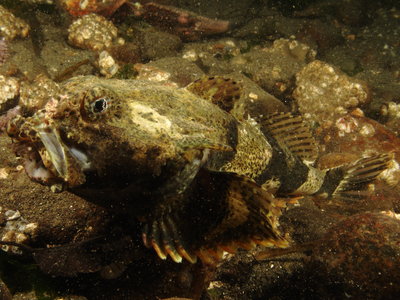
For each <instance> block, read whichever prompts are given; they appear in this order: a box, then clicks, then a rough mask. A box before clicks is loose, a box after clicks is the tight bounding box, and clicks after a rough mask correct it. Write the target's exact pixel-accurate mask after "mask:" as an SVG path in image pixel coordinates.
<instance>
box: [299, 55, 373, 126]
mask: <svg viewBox="0 0 400 300" xmlns="http://www.w3.org/2000/svg"><path fill="white" fill-rule="evenodd" d="M296 86H297V87H296V89H295V90H294V92H293V97H294V98H295V99H296V100H297V103H298V106H299V110H300V111H301V112H302V113H303V114H305V115H306V116H314V118H316V119H318V120H321V119H329V120H331V119H333V118H332V117H333V115H336V114H344V113H347V112H348V111H349V110H350V109H353V108H356V107H359V106H360V105H362V104H365V103H367V102H368V101H369V99H370V91H369V89H368V87H367V85H366V84H365V83H364V82H363V81H361V80H358V79H355V78H352V77H349V76H347V75H346V74H344V73H343V72H341V71H340V70H338V69H337V68H335V67H333V66H331V65H330V64H328V63H325V62H323V61H320V60H315V61H313V62H311V63H309V64H308V65H307V66H305V67H304V68H303V69H302V70H301V71H300V72H298V73H297V74H296Z"/></svg>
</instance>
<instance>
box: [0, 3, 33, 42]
mask: <svg viewBox="0 0 400 300" xmlns="http://www.w3.org/2000/svg"><path fill="white" fill-rule="evenodd" d="M29 30H30V27H29V25H28V24H27V23H26V22H25V21H24V20H22V19H20V18H18V17H16V16H14V15H13V14H12V13H11V12H10V11H8V10H7V9H5V8H4V7H3V6H1V5H0V35H1V36H3V37H4V38H6V39H7V40H13V39H14V38H16V37H22V38H24V37H27V36H28V34H29Z"/></svg>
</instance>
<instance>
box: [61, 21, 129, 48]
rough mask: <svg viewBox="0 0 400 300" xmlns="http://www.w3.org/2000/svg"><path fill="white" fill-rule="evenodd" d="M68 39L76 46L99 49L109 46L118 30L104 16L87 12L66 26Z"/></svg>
mask: <svg viewBox="0 0 400 300" xmlns="http://www.w3.org/2000/svg"><path fill="white" fill-rule="evenodd" d="M68 32H69V35H68V41H69V42H70V43H71V44H72V45H73V46H76V47H78V48H82V49H89V50H93V51H101V50H104V49H106V48H109V47H110V46H111V45H112V44H113V43H114V42H116V41H118V42H119V43H123V41H122V39H119V40H117V35H118V30H117V27H115V26H114V24H113V23H112V22H111V21H109V20H107V19H106V18H104V17H102V16H99V15H96V14H89V15H86V16H83V17H82V18H79V19H77V20H76V21H74V22H73V23H72V24H71V26H70V27H69V28H68Z"/></svg>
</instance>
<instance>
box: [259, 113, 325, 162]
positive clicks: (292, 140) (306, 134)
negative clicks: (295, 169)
mask: <svg viewBox="0 0 400 300" xmlns="http://www.w3.org/2000/svg"><path fill="white" fill-rule="evenodd" d="M259 122H260V124H261V127H263V128H264V129H266V130H267V131H268V132H269V133H270V134H271V135H272V136H273V137H274V138H275V139H276V141H277V142H278V143H279V144H280V145H284V146H286V147H287V148H288V149H289V150H290V151H291V152H292V153H293V154H295V155H297V156H298V157H299V158H300V159H301V160H303V161H306V162H310V163H312V162H314V161H315V160H316V158H317V156H318V146H317V143H316V141H315V139H314V137H313V135H312V133H311V130H310V128H309V127H308V125H307V124H306V123H305V122H304V120H303V118H302V117H301V116H299V115H298V116H294V115H293V114H291V113H290V112H285V113H275V114H272V115H269V116H266V117H263V118H261V119H260V120H259Z"/></svg>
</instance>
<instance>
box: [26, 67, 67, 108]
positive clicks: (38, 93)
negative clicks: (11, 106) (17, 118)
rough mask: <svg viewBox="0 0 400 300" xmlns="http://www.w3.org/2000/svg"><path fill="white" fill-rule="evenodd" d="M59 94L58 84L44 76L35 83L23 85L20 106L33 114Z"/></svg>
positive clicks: (37, 78) (36, 79) (40, 76)
mask: <svg viewBox="0 0 400 300" xmlns="http://www.w3.org/2000/svg"><path fill="white" fill-rule="evenodd" d="M58 94H59V87H58V84H57V83H55V82H54V81H52V80H51V79H49V78H47V77H46V76H44V75H39V76H38V77H36V78H35V80H34V81H33V82H31V83H30V82H23V83H22V84H21V92H20V100H19V104H20V106H21V107H23V109H24V111H25V112H31V113H33V112H35V111H36V110H38V109H40V108H43V107H44V105H45V104H46V103H47V101H49V100H50V99H51V98H55V97H56V96H57V95H58Z"/></svg>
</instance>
